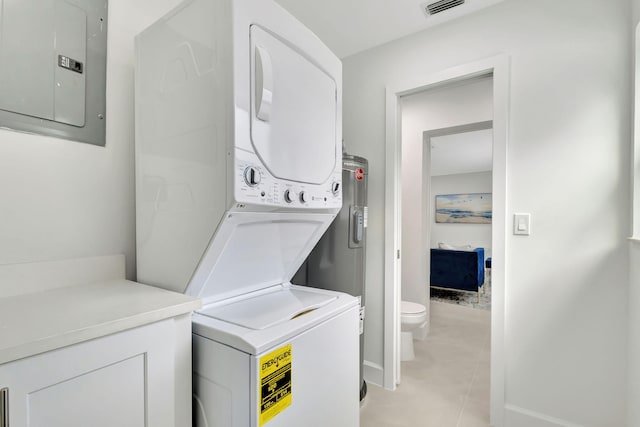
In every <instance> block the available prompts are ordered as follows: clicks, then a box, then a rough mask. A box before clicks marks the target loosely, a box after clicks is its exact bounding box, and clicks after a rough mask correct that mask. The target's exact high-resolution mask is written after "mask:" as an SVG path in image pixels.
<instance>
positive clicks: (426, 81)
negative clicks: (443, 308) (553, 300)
mask: <svg viewBox="0 0 640 427" xmlns="http://www.w3.org/2000/svg"><path fill="white" fill-rule="evenodd" d="M483 75H492V76H493V132H494V134H493V184H492V185H493V227H492V231H491V239H492V242H493V243H492V244H493V247H492V255H491V256H492V269H491V287H492V295H491V404H490V405H491V406H490V411H491V424H492V425H493V426H495V427H501V426H503V425H504V407H505V350H504V340H505V319H504V316H505V285H506V283H505V280H506V266H507V250H506V236H507V145H508V144H507V138H508V113H509V57H508V56H507V55H506V54H502V55H497V56H493V57H490V58H486V59H483V60H479V61H475V62H470V63H466V64H462V65H459V66H456V67H452V68H447V69H443V70H440V71H436V72H433V73H430V74H427V75H414V76H413V77H412V78H408V79H403V80H402V81H400V82H398V83H396V84H391V85H389V86H387V89H386V149H385V154H386V160H385V171H386V172H385V249H384V251H385V253H384V259H385V260H384V267H385V268H384V337H383V342H384V368H383V385H384V387H385V388H386V389H389V390H393V389H395V387H396V385H397V383H398V380H399V379H400V297H401V295H400V293H401V289H400V283H401V281H400V278H401V258H400V248H401V243H402V242H401V209H402V207H401V203H400V196H401V192H400V189H401V179H400V173H401V159H402V157H401V111H400V98H401V97H402V96H407V95H411V94H414V93H417V92H421V91H423V90H427V89H432V88H435V87H439V86H443V85H448V84H451V83H455V82H459V81H462V80H466V79H469V78H473V77H478V76H483Z"/></svg>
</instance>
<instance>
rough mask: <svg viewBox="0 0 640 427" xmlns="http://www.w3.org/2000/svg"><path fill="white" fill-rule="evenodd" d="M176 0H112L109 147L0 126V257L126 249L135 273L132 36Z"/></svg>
mask: <svg viewBox="0 0 640 427" xmlns="http://www.w3.org/2000/svg"><path fill="white" fill-rule="evenodd" d="M176 3H178V2H177V1H176V0H173V1H167V0H162V1H152V0H136V1H125V0H112V1H110V4H109V29H108V41H107V44H108V58H107V114H106V116H107V143H106V147H96V146H92V145H88V144H82V143H77V142H71V141H66V140H62V139H56V138H52V137H44V136H39V135H29V134H24V133H17V132H12V131H8V130H0V200H1V202H0V264H9V263H19V262H28V261H45V260H58V259H66V258H76V257H85V256H97V255H110V254H122V253H123V254H125V255H126V263H127V277H128V278H134V277H135V229H134V227H135V211H134V209H135V207H134V175H133V164H134V159H133V36H134V34H136V33H138V32H139V31H140V30H142V29H143V28H144V27H146V26H147V25H148V24H150V23H151V22H152V21H153V20H155V19H156V18H157V17H159V16H161V15H162V14H164V13H165V12H166V11H167V10H169V9H170V8H171V7H173V5H174V4H176ZM0 286H1V284H0Z"/></svg>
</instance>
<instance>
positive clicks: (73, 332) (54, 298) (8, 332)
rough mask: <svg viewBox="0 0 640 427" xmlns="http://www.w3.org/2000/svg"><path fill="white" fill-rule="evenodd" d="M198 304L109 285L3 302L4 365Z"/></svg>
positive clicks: (0, 341) (125, 284)
mask: <svg viewBox="0 0 640 427" xmlns="http://www.w3.org/2000/svg"><path fill="white" fill-rule="evenodd" d="M200 307H201V302H200V300H199V299H197V298H192V297H189V296H186V295H183V294H179V293H175V292H170V291H166V290H164V289H160V288H155V287H152V286H147V285H143V284H140V283H136V282H132V281H128V280H123V279H121V280H110V281H103V282H97V283H92V284H83V285H77V286H68V287H62V288H57V289H51V290H46V291H42V292H36V293H30V294H23V295H15V296H7V297H4V298H0V364H3V363H7V362H11V361H14V360H18V359H22V358H25V357H29V356H33V355H36V354H39V353H44V352H47V351H50V350H55V349H58V348H62V347H66V346H69V345H72V344H76V343H80V342H83V341H88V340H91V339H94V338H99V337H103V336H106V335H110V334H114V333H117V332H121V331H124V330H127V329H132V328H136V327H139V326H143V325H147V324H150V323H154V322H158V321H161V320H164V319H168V318H172V317H175V316H180V315H182V314H187V313H190V312H192V311H194V310H197V309H198V308H200Z"/></svg>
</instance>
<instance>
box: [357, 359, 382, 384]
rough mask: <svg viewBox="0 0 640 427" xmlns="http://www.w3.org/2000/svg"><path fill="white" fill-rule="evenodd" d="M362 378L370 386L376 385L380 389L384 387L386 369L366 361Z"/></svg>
mask: <svg viewBox="0 0 640 427" xmlns="http://www.w3.org/2000/svg"><path fill="white" fill-rule="evenodd" d="M362 376H363V377H364V380H365V381H366V382H367V383H368V384H374V385H377V386H378V387H383V384H384V369H383V368H382V366H380V365H378V364H377V363H373V362H369V361H368V360H365V361H364V363H363V367H362Z"/></svg>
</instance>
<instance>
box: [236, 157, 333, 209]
mask: <svg viewBox="0 0 640 427" xmlns="http://www.w3.org/2000/svg"><path fill="white" fill-rule="evenodd" d="M234 180H235V185H234V187H235V200H236V202H237V203H247V204H258V205H265V206H277V207H290V208H296V209H306V208H308V209H327V208H340V207H341V206H342V175H341V172H340V171H338V172H337V173H335V174H334V175H333V176H332V177H331V179H329V180H327V182H326V183H324V184H318V185H316V184H307V183H300V182H292V181H287V180H282V179H278V178H276V177H274V176H273V175H271V174H270V173H269V171H268V170H267V169H266V168H265V167H264V166H263V165H261V164H260V162H259V161H251V160H241V159H236V162H235V170H234Z"/></svg>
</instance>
